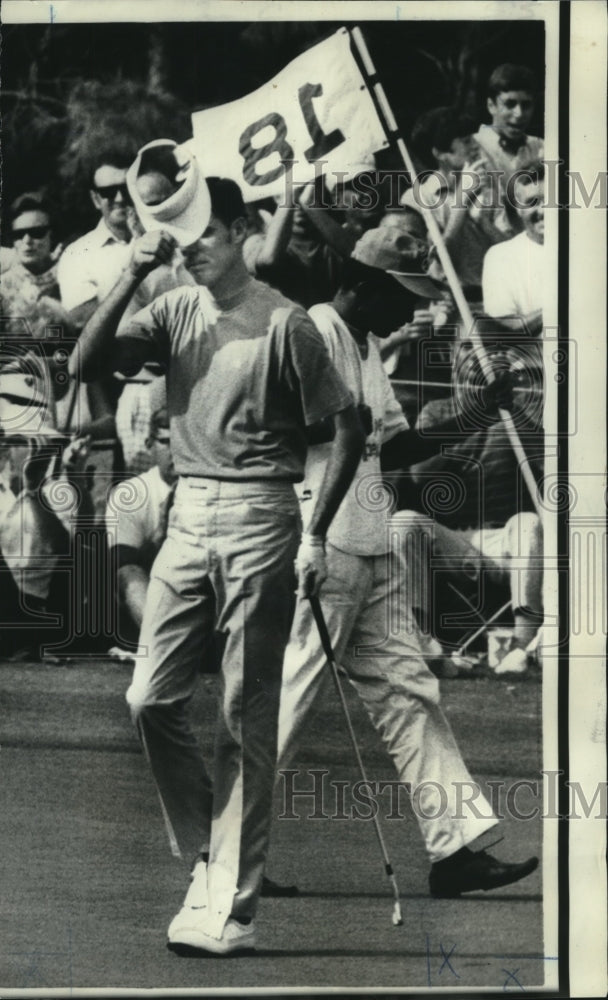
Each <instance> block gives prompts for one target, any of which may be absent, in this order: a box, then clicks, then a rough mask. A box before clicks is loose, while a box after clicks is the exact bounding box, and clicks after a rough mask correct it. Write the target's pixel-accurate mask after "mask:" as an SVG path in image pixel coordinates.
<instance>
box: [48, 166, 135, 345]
mask: <svg viewBox="0 0 608 1000" xmlns="http://www.w3.org/2000/svg"><path fill="white" fill-rule="evenodd" d="M130 162H131V161H130V158H129V157H125V156H124V155H123V154H121V153H119V152H114V151H112V150H107V151H104V152H103V153H101V154H100V156H99V158H98V160H97V165H96V166H95V167H94V168H93V171H92V176H91V189H90V195H91V201H92V202H93V204H94V206H95V208H96V209H97V211H98V212H99V214H100V219H99V222H98V224H97V226H96V227H95V229H92V230H91V231H90V232H88V233H85V235H84V236H81V237H80V239H78V240H75V241H74V243H70V245H69V246H68V247H67V248H66V250H65V251H64V253H63V255H62V256H61V258H60V261H59V266H58V269H57V277H58V280H59V289H60V292H61V301H62V304H63V305H64V307H65V308H66V309H67V310H68V312H69V313H70V314H71V319H72V321H73V322H74V324H75V325H76V326H77V327H78V329H81V328H82V327H83V326H84V324H85V323H86V321H87V320H88V318H89V316H90V315H91V314H92V313H93V312H94V311H95V309H96V308H97V306H98V304H99V303H100V302H101V301H102V300H103V299H105V297H106V295H107V294H108V292H109V291H110V289H111V288H112V287H113V286H114V285H115V284H116V281H117V279H118V277H119V276H120V274H122V272H123V270H124V268H125V267H126V265H127V263H128V260H129V257H130V247H129V242H130V239H131V234H130V232H129V227H128V225H127V208H128V204H129V194H128V191H127V185H126V176H127V168H128V166H129V163H130Z"/></svg>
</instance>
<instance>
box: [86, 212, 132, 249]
mask: <svg viewBox="0 0 608 1000" xmlns="http://www.w3.org/2000/svg"><path fill="white" fill-rule="evenodd" d="M91 236H92V237H93V240H94V242H95V243H96V244H97V245H98V246H100V247H106V246H110V245H112V244H116V245H117V246H127V241H126V240H119V239H117V238H116V236H114V234H113V233H111V232H110V230H109V229H108V227H107V225H106V220H105V219H104V218H103V216H102V217H101V219H100V220H99V222H98V223H97V225H96V226H95V229H94V230H93V231H92V233H91Z"/></svg>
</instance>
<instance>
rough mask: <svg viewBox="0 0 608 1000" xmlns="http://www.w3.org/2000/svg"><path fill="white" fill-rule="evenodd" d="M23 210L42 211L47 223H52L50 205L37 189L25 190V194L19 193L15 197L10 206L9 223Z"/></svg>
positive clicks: (21, 213)
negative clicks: (47, 220) (46, 217)
mask: <svg viewBox="0 0 608 1000" xmlns="http://www.w3.org/2000/svg"><path fill="white" fill-rule="evenodd" d="M24 212H44V214H45V215H47V216H48V219H49V225H52V221H53V217H52V213H51V208H50V205H49V203H48V201H46V199H45V198H43V196H42V195H41V194H38V192H37V191H26V192H25V194H20V195H19V197H18V198H15V200H14V202H13V203H12V204H11V207H10V221H11V225H12V223H13V222H14V221H15V219H17V218H18V217H19V216H20V215H23V213H24Z"/></svg>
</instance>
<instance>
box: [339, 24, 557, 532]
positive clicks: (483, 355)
mask: <svg viewBox="0 0 608 1000" xmlns="http://www.w3.org/2000/svg"><path fill="white" fill-rule="evenodd" d="M352 38H353V41H354V43H355V45H356V47H357V49H358V52H359V55H360V57H361V60H362V62H363V66H364V68H365V71H366V73H368V75H369V76H370V77H377V73H376V67H375V66H374V64H373V62H372V59H371V56H370V54H369V51H368V49H367V45H366V44H365V40H364V38H363V34H362V32H361V29H360V28H353V30H352ZM369 85H370V86H371V87H373V90H374V93H375V95H376V98H377V100H378V103H379V105H380V108H381V110H382V114H383V115H384V118H385V121H384V127H385V131H386V133H387V137H388V139H389V140H390V139H393V140H394V141H395V142H396V145H397V149H398V150H399V153H400V155H401V159H402V160H403V163H404V166H405V167H406V168H407V170H408V172H409V174H410V177H412V178H413V177H414V176H415V174H416V168H415V166H414V162H413V160H412V158H411V156H410V154H409V152H408V149H407V146H406V145H405V142H404V141H403V138H402V136H401V134H400V133H399V128H398V126H397V122H396V121H395V117H394V115H393V112H392V109H391V106H390V104H389V103H388V100H387V98H386V94H385V93H384V88H383V87H382V84H381V83H380V82H379V81H378V80H376V82H375V83H372V82H371V81H369ZM419 208H420V210H421V211H422V214H423V216H424V220H425V222H426V225H427V228H428V230H429V232H430V234H431V238H432V240H433V243H434V244H435V246H436V248H437V254H438V256H439V260H440V261H441V266H442V267H443V271H444V274H445V276H446V278H447V281H448V284H449V286H450V289H451V292H452V295H453V296H454V301H455V302H456V305H457V307H458V311H459V313H460V316H461V319H462V322H463V325H464V328H465V330H467V331H468V339H469V340H470V341H471V343H472V345H473V350H474V352H475V355H476V357H477V360H478V361H479V365H480V367H481V370H482V372H483V375H484V377H485V378H486V380H487V382H488V383H492V382H493V381H494V379H495V375H494V369H493V367H492V362H491V361H490V359H489V357H488V354H487V352H486V349H485V347H484V345H483V341H482V340H481V337H480V336H479V333H478V332H477V330H476V329H475V321H474V319H473V314H472V312H471V309H470V306H469V303H468V302H467V300H466V298H465V295H464V292H463V290H462V285H461V284H460V281H459V279H458V275H457V274H456V271H455V269H454V265H453V264H452V260H451V257H450V255H449V252H448V249H447V247H446V245H445V241H444V239H443V235H442V233H441V230H440V229H439V226H438V224H437V220H436V218H435V216H434V215H433V212H432V211H431V210H430V209H429V208H427V207H426V206H425V205H420V206H419ZM498 413H499V415H500V419H501V420H502V422H503V425H504V428H505V431H506V433H507V437H508V438H509V442H510V444H511V447H512V448H513V451H514V453H515V457H516V458H517V461H518V463H519V467H520V469H521V473H522V475H523V477H524V480H525V483H526V486H527V487H528V490H529V492H530V496H531V497H532V503H533V504H534V507H535V508H536V511H537V513H538V515H539V517H542V508H541V504H540V497H539V489H538V484H537V482H536V479H535V478H534V475H533V473H532V469H531V468H530V465H529V463H528V457H527V455H526V452H525V451H524V448H523V445H522V443H521V440H520V437H519V434H518V433H517V428H516V426H515V423H514V421H513V417H512V416H511V414H510V413H509V411H508V410H503V409H499V410H498Z"/></svg>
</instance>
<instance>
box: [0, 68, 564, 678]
mask: <svg viewBox="0 0 608 1000" xmlns="http://www.w3.org/2000/svg"><path fill="white" fill-rule="evenodd" d="M534 94H535V83H534V80H533V78H532V75H531V73H530V71H529V70H527V69H526V68H525V67H520V66H514V65H510V64H509V65H503V66H500V67H498V68H497V69H496V70H495V71H494V73H493V74H492V76H491V78H490V80H489V83H488V91H487V107H488V113H489V116H490V121H489V122H488V123H487V124H480V123H478V122H475V121H474V120H472V119H470V118H468V117H466V116H464V115H462V114H461V113H460V112H459V111H458V109H456V108H451V107H442V108H434V109H432V110H430V111H428V112H426V113H425V114H424V115H423V116H422V117H421V118H420V120H419V121H418V122H417V123H416V125H415V127H414V129H413V130H412V134H411V136H410V142H411V147H412V149H413V151H414V152H415V155H416V157H417V161H418V163H419V164H420V165H421V170H420V173H419V175H418V176H417V177H416V178H412V181H413V183H412V185H411V187H409V189H408V190H407V191H406V192H405V193H404V195H403V197H402V198H401V204H400V205H399V207H398V208H397V207H396V206H394V205H393V204H391V205H390V208H388V207H387V205H388V197H387V187H386V185H385V184H384V180H383V177H382V175H381V174H380V173H379V172H377V171H376V170H375V164H374V163H373V162H372V161H371V160H367V161H366V162H362V163H361V164H358V165H356V166H354V167H353V168H352V170H351V173H350V174H349V175H345V176H343V177H340V179H339V180H338V181H337V182H336V180H335V178H334V179H333V183H332V178H331V177H325V178H324V177H320V178H319V179H318V180H317V181H316V182H315V183H314V184H310V185H306V186H304V187H302V188H300V189H298V190H296V192H295V196H294V198H293V199H290V200H289V201H288V202H286V203H279V204H277V205H276V206H271V205H269V204H268V203H267V202H264V203H261V204H259V205H255V204H254V205H250V206H249V224H250V231H249V236H248V238H247V240H246V243H245V246H244V258H245V262H246V265H247V268H248V270H249V272H250V274H251V275H253V276H254V277H256V278H258V279H259V280H261V281H263V282H266V283H268V284H269V285H271V286H272V287H274V288H276V289H278V290H279V291H280V292H282V293H283V294H284V295H285V296H287V297H288V298H290V299H292V300H293V301H296V302H298V303H300V304H301V305H303V306H304V307H305V308H306V309H310V308H311V307H313V306H316V305H318V304H321V303H327V302H330V301H332V300H334V298H335V297H336V295H338V294H339V293H340V292H341V291H342V292H344V288H347V289H348V288H350V285H349V282H352V275H353V270H352V259H351V255H352V254H353V251H354V250H355V247H357V251H356V254H355V257H357V255H359V256H358V259H359V260H362V258H361V253H362V252H363V254H364V256H365V249H366V248H367V249H368V251H369V253H370V257H373V260H374V266H376V267H381V268H383V269H384V270H389V271H390V270H394V271H398V272H399V276H398V279H396V280H399V281H400V282H401V285H402V293H403V294H402V297H401V309H402V315H401V317H400V322H397V323H396V324H395V329H394V330H392V331H390V335H389V336H387V337H386V338H385V339H384V340H383V341H381V342H380V343H379V350H380V356H381V357H382V360H383V363H384V366H385V370H386V372H387V373H388V375H389V377H390V378H391V380H392V384H393V388H394V390H395V394H396V396H397V399H398V400H399V403H400V405H401V408H402V410H403V413H404V415H405V417H406V419H407V423H408V425H409V427H410V428H412V431H415V432H416V434H417V436H418V438H419V439H422V440H425V441H426V443H427V445H429V443H432V447H429V448H427V449H426V450H427V451H428V452H431V453H432V452H434V453H432V454H427V455H424V456H423V457H422V458H421V456H420V455H419V454H417V453H416V449H415V448H410V445H408V444H404V443H403V442H401V445H400V447H401V451H400V452H399V453H398V454H396V455H395V454H393V455H392V456H391V462H390V468H391V472H390V473H388V477H389V478H388V482H389V484H390V486H391V490H392V492H393V494H394V496H395V497H396V502H395V508H396V511H395V513H394V514H393V525H394V532H393V533H394V535H395V537H396V538H397V539H398V542H397V544H398V545H399V546H401V548H402V551H401V553H400V554H401V555H402V556H404V559H403V562H404V565H405V567H406V575H407V579H408V585H407V593H408V599H409V600H410V603H411V604H412V606H413V607H414V609H415V612H416V615H417V618H418V624H419V626H420V628H421V630H422V633H423V635H425V636H426V637H427V639H428V644H427V648H428V650H429V656H432V657H433V658H435V659H436V658H438V657H439V658H441V657H442V656H444V655H445V653H446V650H449V648H450V643H451V642H452V639H453V636H452V635H451V634H450V633H449V632H446V631H445V629H443V628H442V616H441V614H440V613H439V609H440V608H443V607H444V606H445V601H446V594H445V581H446V579H448V580H451V581H452V582H453V584H454V588H453V589H455V590H456V591H457V592H458V594H459V597H455V596H454V595H452V598H453V600H455V601H456V602H457V601H458V600H461V602H465V603H461V605H460V610H461V611H462V609H463V608H466V610H467V614H468V615H469V622H470V621H471V620H472V619H471V617H470V614H469V611H468V609H469V608H470V607H471V605H472V606H473V608H474V609H476V614H477V618H476V619H475V620H474V621H473V624H474V625H476V624H478V620H477V619H478V618H479V616H481V617H482V619H483V618H484V616H485V618H488V617H489V616H490V615H491V613H492V611H493V610H494V609H495V607H496V606H497V605H498V604H499V603H501V602H500V600H499V599H495V598H494V590H493V588H494V587H495V586H498V587H500V586H504V587H506V588H507V591H506V592H507V596H508V600H510V616H509V622H510V624H511V626H512V629H513V631H512V648H511V650H510V651H509V652H508V654H507V657H506V658H505V660H504V661H503V669H504V670H509V671H513V672H518V673H523V672H525V671H526V670H527V669H528V666H529V662H530V657H529V652H528V650H529V648H530V647H531V644H533V642H534V640H535V637H536V635H537V632H538V629H539V627H540V624H541V622H542V596H541V594H542V570H541V565H542V530H541V523H540V519H539V518H538V515H537V513H536V512H535V510H534V505H533V504H532V502H531V498H530V496H529V495H528V492H527V490H526V487H525V485H524V483H523V480H522V476H521V470H520V467H519V463H518V460H517V459H516V457H515V455H514V452H513V449H512V447H511V443H510V441H509V438H508V435H507V434H506V432H505V429H504V427H503V424H502V422H501V420H500V418H499V414H498V411H497V408H496V402H497V396H496V393H495V394H494V396H493V397H492V399H490V397H489V396H488V394H487V392H486V388H487V386H486V379H485V376H484V375H483V374H482V371H481V369H480V365H479V361H478V358H477V356H476V353H475V351H474V350H473V347H472V344H471V342H470V338H469V331H467V330H466V329H465V328H464V327H463V324H462V322H461V320H460V317H459V314H458V310H457V308H456V305H455V302H454V298H453V295H452V292H451V290H450V287H449V284H448V282H447V281H446V277H445V274H444V273H443V269H442V267H441V263H440V261H439V258H438V256H437V253H436V250H435V247H434V245H433V242H432V240H431V239H430V237H429V235H428V232H427V225H426V221H425V216H426V213H427V212H430V213H432V214H433V215H434V217H435V219H436V221H437V223H438V225H439V229H440V230H441V232H442V234H443V238H444V240H445V245H446V247H447V249H448V251H449V253H450V256H451V258H452V261H453V263H454V267H455V270H456V274H457V275H458V278H459V280H460V282H461V284H462V287H463V290H464V294H465V296H466V299H467V300H468V302H469V304H470V306H471V309H472V310H473V313H474V315H475V316H476V317H477V319H476V330H477V332H478V333H479V334H480V336H481V337H482V340H483V342H484V344H485V347H486V349H487V351H488V353H489V355H490V357H491V361H492V365H493V370H494V372H495V373H496V374H498V375H499V376H500V377H499V379H498V382H499V383H500V381H501V378H503V377H504V376H505V373H508V376H509V379H508V393H507V390H505V394H503V397H502V399H503V403H504V400H505V399H506V395H509V402H508V405H509V407H510V409H511V412H512V414H513V418H514V420H515V424H516V427H517V428H518V430H519V432H520V434H521V436H522V441H523V444H524V447H525V449H526V453H527V457H528V460H529V462H530V465H531V466H532V467H533V468H534V472H535V474H536V475H537V478H538V477H539V476H540V475H541V474H542V455H543V441H542V393H543V380H542V351H541V339H540V338H541V332H542V313H541V308H542V290H543V284H544V283H543V268H544V255H543V251H542V246H543V238H544V227H543V194H544V192H543V163H542V156H543V144H542V140H541V139H539V138H537V137H532V136H529V135H528V134H527V131H526V129H527V126H528V124H529V122H530V120H531V116H532V112H533V106H534ZM142 156H144V157H146V156H151V157H152V163H153V166H154V165H156V168H157V169H148V170H147V173H146V177H147V182H148V183H149V187H150V189H149V190H146V191H145V192H141V196H142V200H143V202H144V203H145V204H146V205H149V206H153V205H154V204H156V203H157V202H159V201H161V200H163V199H164V198H166V197H167V194H168V192H170V191H172V190H173V187H172V182H173V181H174V178H173V177H167V174H166V169H165V168H166V163H164V162H163V149H162V146H161V147H160V148H159V147H158V146H157V144H156V143H154V142H153V143H150V144H149V146H148V147H145V148H144V150H143V151H141V152H140V154H139V157H140V158H141V157H142ZM131 162H132V161H131V158H129V157H125V155H124V153H121V152H120V151H118V150H116V149H110V148H107V149H100V150H99V154H98V158H97V161H96V163H95V164H94V168H93V170H92V172H91V177H90V195H91V200H92V202H93V205H94V207H95V209H96V210H97V212H98V213H99V222H98V224H97V225H96V227H95V228H94V229H93V230H91V231H90V232H88V233H85V234H84V235H82V236H81V237H80V238H78V239H76V240H75V241H74V242H73V243H71V244H70V245H69V246H67V247H66V248H65V249H64V248H63V247H62V246H58V245H55V243H54V239H53V228H54V219H53V212H52V208H51V206H49V205H48V204H47V202H46V201H45V200H44V198H43V197H41V196H40V194H39V193H37V192H31V193H25V194H21V195H20V196H19V197H17V198H16V199H15V200H14V202H13V204H12V206H11V212H10V225H11V232H10V238H11V241H12V249H9V248H3V251H2V285H1V296H2V310H1V314H2V321H1V322H2V355H1V357H0V363H1V368H0V573H1V575H2V579H3V580H6V581H8V583H9V585H10V593H11V599H10V601H8V602H7V603H6V604H5V609H4V612H3V618H4V624H5V626H11V627H10V628H7V629H6V632H7V634H10V637H11V638H10V641H11V645H12V647H13V648H14V649H15V650H18V649H19V648H23V647H27V648H28V649H29V650H30V651H31V649H32V648H33V647H35V648H38V646H39V644H40V637H41V636H42V637H43V638H44V641H45V642H48V641H49V637H51V638H52V636H53V635H54V634H55V635H56V636H57V637H58V638H59V645H61V644H62V643H63V644H65V642H66V640H67V639H69V637H68V636H66V634H65V631H64V633H61V630H59V631H58V632H56V633H53V628H52V627H51V625H52V624H53V622H55V621H56V620H57V619H56V618H53V617H52V612H53V611H54V610H56V609H58V608H61V607H64V609H65V605H66V602H67V601H68V600H71V599H73V594H72V592H71V591H70V593H69V594H68V590H69V588H68V587H67V585H66V579H67V577H69V575H70V574H69V572H67V573H66V565H67V566H68V569H69V560H70V559H72V561H73V560H75V559H77V558H78V552H79V551H80V549H81V546H79V545H76V544H75V541H74V539H75V537H76V536H78V537H80V538H81V539H82V540H83V545H84V548H85V549H86V547H87V545H89V547H90V548H91V547H92V546H91V545H90V538H91V536H92V535H94V534H95V533H96V532H97V534H98V535H99V533H100V532H101V533H102V534H103V536H104V539H105V542H104V545H105V544H106V543H107V558H104V559H100V560H99V565H98V567H97V573H98V576H99V577H100V579H101V578H103V577H104V576H107V575H108V574H110V575H111V579H113V580H114V579H115V581H116V586H115V587H110V588H109V590H110V591H111V594H110V598H109V600H110V602H112V601H114V603H115V604H116V607H118V605H119V606H120V614H119V615H118V614H117V613H116V608H114V610H113V611H111V612H107V608H106V609H105V610H104V611H102V613H106V612H107V617H108V621H109V622H110V623H111V624H110V625H109V626H108V628H107V630H106V635H105V638H106V640H107V642H106V647H107V648H109V647H110V646H122V647H125V646H126V647H129V646H131V648H133V645H134V644H135V643H136V641H137V633H138V629H139V626H140V624H141V615H142V609H143V602H144V597H145V591H146V587H147V579H148V573H149V569H150V565H151V562H152V560H153V557H154V554H155V552H156V551H157V550H158V547H159V545H160V542H161V540H162V537H163V531H164V526H165V525H166V517H167V510H168V508H169V506H170V504H171V500H172V481H173V477H174V473H173V470H172V466H171V455H170V450H169V443H168V426H167V414H166V409H165V403H164V398H163V394H164V378H163V376H162V375H161V374H160V372H159V370H158V369H156V368H155V366H154V365H148V366H146V367H144V368H143V369H142V370H141V371H140V372H139V373H137V375H135V376H134V377H133V378H128V379H125V378H120V379H119V378H118V377H117V376H115V377H112V378H107V377H104V378H99V379H98V380H97V381H92V382H87V383H85V382H84V381H81V380H80V379H79V378H78V377H75V378H68V376H67V374H66V371H65V358H66V357H67V356H69V355H71V354H73V353H74V352H76V355H77V352H78V337H79V335H80V333H81V331H82V330H83V329H84V328H85V326H87V325H91V324H92V325H93V326H94V327H95V326H97V327H99V326H107V325H113V326H114V328H118V329H120V325H121V324H126V323H127V322H128V320H129V318H130V317H131V316H132V315H133V314H134V313H135V312H136V311H138V310H139V309H141V308H142V307H143V306H145V305H148V304H149V303H151V302H153V301H154V299H155V298H156V297H157V296H158V295H160V294H161V293H162V292H165V291H168V290H170V289H173V288H177V287H180V286H182V285H193V284H195V282H194V279H193V277H192V275H191V274H190V271H189V258H188V248H185V249H184V250H182V251H178V252H176V253H175V254H174V257H173V260H172V262H171V264H165V265H161V266H160V267H157V268H155V269H154V270H153V271H151V272H150V274H149V275H147V276H146V277H145V278H144V280H143V281H141V282H140V283H139V284H138V286H137V288H136V289H135V291H134V292H133V294H132V295H131V296H130V298H129V299H128V301H127V302H126V303H125V302H124V301H121V302H118V300H117V299H116V297H115V296H114V297H113V290H115V286H116V285H117V282H119V279H120V277H121V275H123V274H124V273H125V272H127V271H128V270H129V268H130V263H131V243H132V241H133V239H134V238H136V237H137V236H138V235H139V234H141V232H142V223H141V217H140V216H141V210H142V206H141V205H139V206H138V205H134V204H133V199H132V198H131V197H130V195H129V188H128V185H127V175H128V171H129V169H130V168H131ZM362 173H366V174H368V181H369V183H368V184H367V185H366V188H365V192H366V193H365V195H363V196H362V195H361V188H360V186H359V185H357V184H356V180H357V178H358V177H359V175H360V174H362ZM211 183H212V180H211V181H210V184H211ZM167 186H168V188H167V190H165V188H166V187H167ZM370 194H371V196H370ZM321 205H322V206H324V207H320V206H321ZM394 260H397V261H398V266H395V265H394ZM391 261H392V262H393V263H391ZM362 262H363V263H365V260H363V261H362ZM355 274H356V272H355ZM376 308H377V309H378V310H380V311H381V310H383V308H384V303H383V301H382V299H381V298H379V299H378V301H377V303H376ZM387 332H388V331H387ZM76 369H77V365H76ZM506 384H507V383H506V382H504V380H503V383H502V385H503V388H504V386H505V385H506ZM501 405H502V404H501ZM104 450H105V451H106V452H108V453H110V454H111V474H110V475H109V476H106V477H105V478H104V483H103V486H104V488H103V489H102V490H101V492H99V491H97V493H96V494H95V496H94V497H93V498H92V495H91V485H92V480H93V479H94V477H95V471H96V468H95V467H96V459H95V455H96V454H97V455H99V454H101V453H102V452H103V451H104ZM393 451H394V448H393ZM60 487H63V491H62V489H61V488H60ZM438 493H439V494H440V496H439V499H437V495H438ZM446 496H447V497H448V499H447V500H446ZM100 497H101V499H100ZM66 498H67V499H66ZM96 551H98V550H96ZM437 566H440V568H441V572H435V570H436V569H437ZM60 571H61V572H60ZM442 587H444V590H442V589H441V588H442ZM94 590H95V588H92V589H91V590H90V592H89V593H88V594H81V596H82V597H83V599H84V600H88V601H89V603H91V602H92V601H93V600H94V599H95V600H96V599H97V598H93V596H92V594H93V591H94ZM107 590H108V588H107V587H106V588H104V587H98V588H97V590H95V593H96V594H101V593H106V592H107ZM70 594H71V595H72V596H70ZM488 598H490V599H492V600H494V606H493V607H490V606H488ZM104 599H105V598H104ZM66 621H71V618H70V615H67V618H66ZM25 626H27V633H26V631H25ZM32 626H35V628H34V630H32ZM469 631H470V627H469ZM463 633H464V634H466V629H464V630H463V629H460V631H458V630H456V634H457V638H458V639H459V640H462V636H463ZM26 635H27V638H26ZM455 642H456V645H457V641H455ZM50 645H51V646H52V645H53V642H51V643H50ZM68 645H69V644H68Z"/></svg>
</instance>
